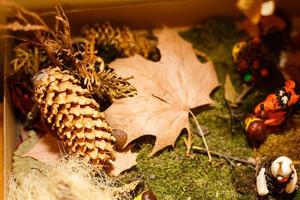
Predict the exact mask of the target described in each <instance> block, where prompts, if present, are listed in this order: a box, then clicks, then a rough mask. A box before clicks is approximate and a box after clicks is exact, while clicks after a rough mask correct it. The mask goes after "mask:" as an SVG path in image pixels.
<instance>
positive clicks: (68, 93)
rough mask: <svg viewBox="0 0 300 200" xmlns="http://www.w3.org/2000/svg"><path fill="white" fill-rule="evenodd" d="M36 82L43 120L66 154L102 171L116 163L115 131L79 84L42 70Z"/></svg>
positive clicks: (63, 74)
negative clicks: (82, 158) (100, 168)
mask: <svg viewBox="0 0 300 200" xmlns="http://www.w3.org/2000/svg"><path fill="white" fill-rule="evenodd" d="M33 81H34V98H35V101H36V104H37V106H38V108H39V109H40V111H41V116H42V117H43V119H44V121H45V122H46V123H47V124H48V125H49V128H50V129H51V130H52V131H53V132H55V133H56V136H57V137H58V138H59V139H60V140H62V143H63V146H64V148H65V149H66V151H67V153H69V154H76V155H79V156H82V157H87V158H88V159H89V160H90V161H91V162H92V163H93V164H96V165H99V166H101V167H103V166H104V165H106V164H107V161H109V160H112V159H113V157H114V149H113V146H114V145H113V143H114V141H115V138H114V137H113V136H112V135H111V132H112V129H111V127H110V126H109V125H108V123H107V122H106V121H105V118H104V113H102V112H100V111H99V108H100V106H99V104H98V103H97V102H96V101H95V100H94V99H93V98H92V97H91V94H90V92H89V91H88V90H87V89H84V88H82V87H81V85H80V81H79V80H77V79H76V78H75V77H74V76H72V75H70V73H69V72H68V71H67V70H65V71H61V70H60V69H59V68H58V67H55V68H48V69H44V70H41V71H40V72H39V73H38V74H37V75H36V76H35V77H34V79H33Z"/></svg>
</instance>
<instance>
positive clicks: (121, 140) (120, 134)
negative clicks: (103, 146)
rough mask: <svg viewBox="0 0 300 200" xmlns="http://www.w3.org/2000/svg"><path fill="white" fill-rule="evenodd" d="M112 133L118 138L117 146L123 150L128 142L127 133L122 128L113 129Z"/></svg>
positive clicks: (119, 149)
mask: <svg viewBox="0 0 300 200" xmlns="http://www.w3.org/2000/svg"><path fill="white" fill-rule="evenodd" d="M112 135H113V136H114V137H115V138H116V141H115V143H114V145H115V148H116V149H117V150H118V151H121V150H122V149H123V147H124V145H125V144H126V142H127V133H126V132H125V131H123V130H121V129H113V131H112Z"/></svg>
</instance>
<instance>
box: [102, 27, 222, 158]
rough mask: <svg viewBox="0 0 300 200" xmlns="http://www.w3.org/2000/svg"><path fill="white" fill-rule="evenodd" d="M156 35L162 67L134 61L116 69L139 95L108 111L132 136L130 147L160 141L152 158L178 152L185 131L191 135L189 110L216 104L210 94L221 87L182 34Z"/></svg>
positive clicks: (210, 66)
mask: <svg viewBox="0 0 300 200" xmlns="http://www.w3.org/2000/svg"><path fill="white" fill-rule="evenodd" d="M156 35H157V38H158V41H159V42H158V43H159V44H158V48H159V50H160V53H161V60H160V61H159V62H151V61H148V60H146V59H144V58H143V57H141V56H139V55H135V56H133V57H130V58H124V59H117V60H116V61H114V62H113V63H111V67H113V68H114V69H115V70H116V72H117V73H118V74H120V75H121V76H122V77H131V76H132V77H133V78H132V79H130V82H131V84H133V85H134V87H135V88H136V89H137V93H138V95H137V96H134V97H129V98H124V99H120V100H117V101H115V102H114V103H113V105H112V106H111V107H109V108H108V109H107V110H106V111H105V114H106V119H107V121H108V122H109V124H110V125H111V126H112V127H113V128H118V129H122V130H124V131H125V132H126V133H127V134H128V135H127V136H128V139H127V143H126V144H128V143H130V142H131V141H133V140H135V139H137V138H139V137H141V136H143V135H153V136H155V137H156V141H155V145H154V148H153V150H152V152H151V155H153V154H154V153H156V152H157V151H159V150H160V149H162V148H164V147H166V146H170V145H172V146H174V144H175V141H176V139H177V137H178V136H179V134H180V132H181V131H182V129H184V128H186V129H187V130H188V131H190V130H189V127H190V124H189V113H190V109H191V108H195V107H198V106H201V105H206V104H210V103H212V102H213V101H212V100H211V99H210V93H211V92H212V90H213V89H215V88H216V87H217V86H218V85H219V82H218V79H217V75H216V72H215V69H214V66H213V63H212V61H211V60H208V61H207V62H206V63H201V62H199V60H198V59H197V56H196V55H195V52H194V49H193V47H192V45H191V44H190V43H188V42H186V41H184V40H183V39H182V38H181V37H180V36H179V35H178V33H177V32H175V31H173V30H170V29H168V28H164V29H163V30H162V31H161V32H160V33H158V34H156Z"/></svg>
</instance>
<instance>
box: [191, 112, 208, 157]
mask: <svg viewBox="0 0 300 200" xmlns="http://www.w3.org/2000/svg"><path fill="white" fill-rule="evenodd" d="M189 113H190V114H191V115H192V117H193V119H194V121H195V123H196V125H197V128H198V130H199V133H200V135H201V137H202V140H203V143H204V146H205V149H206V153H207V156H208V161H209V162H211V155H210V152H209V149H208V145H207V143H206V140H205V137H204V133H203V131H202V129H201V127H200V125H199V123H198V121H197V118H196V116H195V115H194V113H193V112H192V111H191V110H189ZM190 139H192V138H190ZM190 148H191V147H190Z"/></svg>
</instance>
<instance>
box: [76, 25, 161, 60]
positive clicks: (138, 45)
mask: <svg viewBox="0 0 300 200" xmlns="http://www.w3.org/2000/svg"><path fill="white" fill-rule="evenodd" d="M82 33H83V35H84V37H85V38H91V37H94V39H95V42H96V44H95V45H96V49H97V51H98V53H101V52H102V53H103V51H105V49H107V48H111V47H113V48H115V49H116V50H117V53H118V54H119V56H120V57H129V56H132V55H134V54H140V55H141V56H143V57H145V58H148V59H150V60H153V61H157V60H159V59H160V55H159V50H158V49H157V47H156V44H155V43H156V42H155V41H154V40H149V39H148V38H146V37H145V36H144V35H137V34H135V33H134V32H132V31H131V30H130V29H129V28H128V27H127V26H119V27H118V26H112V25H111V24H110V23H104V24H101V25H99V24H94V25H93V26H91V27H89V26H85V27H83V29H82ZM109 51H110V52H112V51H111V49H109ZM104 53H105V52H104ZM101 57H103V55H101ZM104 57H105V56H104ZM117 57H118V56H117Z"/></svg>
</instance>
